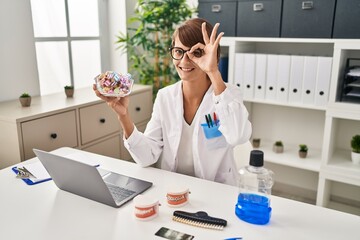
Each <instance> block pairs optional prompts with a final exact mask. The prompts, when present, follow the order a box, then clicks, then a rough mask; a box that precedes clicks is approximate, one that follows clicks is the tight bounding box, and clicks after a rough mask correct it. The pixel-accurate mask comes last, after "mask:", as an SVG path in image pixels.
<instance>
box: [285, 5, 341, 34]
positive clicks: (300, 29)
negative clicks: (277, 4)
mask: <svg viewBox="0 0 360 240" xmlns="http://www.w3.org/2000/svg"><path fill="white" fill-rule="evenodd" d="M335 1H336V0H312V1H302V0H284V2H283V15H282V27H281V37H290V38H293V37H294V38H331V35H332V27H333V18H334V10H335Z"/></svg>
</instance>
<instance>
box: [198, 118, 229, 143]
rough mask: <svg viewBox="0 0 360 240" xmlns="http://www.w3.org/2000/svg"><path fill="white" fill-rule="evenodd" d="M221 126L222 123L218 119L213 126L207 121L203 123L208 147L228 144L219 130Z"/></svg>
mask: <svg viewBox="0 0 360 240" xmlns="http://www.w3.org/2000/svg"><path fill="white" fill-rule="evenodd" d="M219 126H220V124H219V122H218V121H217V122H216V124H214V125H212V126H209V125H208V124H207V123H203V124H201V127H202V129H203V132H204V135H205V138H206V139H205V141H206V146H207V148H208V149H217V148H223V147H225V146H226V145H227V144H226V140H225V137H224V136H223V135H222V133H221V132H220V131H219Z"/></svg>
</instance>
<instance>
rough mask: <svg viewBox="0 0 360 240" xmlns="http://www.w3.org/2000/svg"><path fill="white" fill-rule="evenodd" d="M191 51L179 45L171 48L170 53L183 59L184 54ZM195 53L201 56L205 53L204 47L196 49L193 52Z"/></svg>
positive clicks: (176, 58)
mask: <svg viewBox="0 0 360 240" xmlns="http://www.w3.org/2000/svg"><path fill="white" fill-rule="evenodd" d="M188 51H190V49H189V50H184V49H182V48H179V47H172V48H170V54H171V57H172V58H173V59H175V60H181V59H182V58H183V57H184V54H185V53H186V52H188ZM193 55H194V56H195V57H197V58H199V57H201V56H202V55H203V50H202V49H200V48H199V49H196V50H195V51H194V52H193Z"/></svg>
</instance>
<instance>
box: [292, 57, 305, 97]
mask: <svg viewBox="0 0 360 240" xmlns="http://www.w3.org/2000/svg"><path fill="white" fill-rule="evenodd" d="M303 74H304V56H296V55H293V56H291V66H290V84H289V100H288V102H289V103H301V93H302V84H303Z"/></svg>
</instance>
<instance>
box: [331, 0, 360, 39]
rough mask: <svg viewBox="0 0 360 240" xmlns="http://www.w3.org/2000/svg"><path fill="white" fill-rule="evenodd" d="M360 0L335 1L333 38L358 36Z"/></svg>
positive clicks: (359, 28) (359, 29)
mask: <svg viewBox="0 0 360 240" xmlns="http://www.w3.org/2000/svg"><path fill="white" fill-rule="evenodd" d="M359 23H360V0H347V1H344V0H343V1H337V3H336V10H335V19H334V30H333V38H360V27H359Z"/></svg>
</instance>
